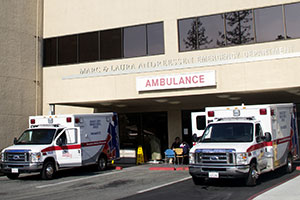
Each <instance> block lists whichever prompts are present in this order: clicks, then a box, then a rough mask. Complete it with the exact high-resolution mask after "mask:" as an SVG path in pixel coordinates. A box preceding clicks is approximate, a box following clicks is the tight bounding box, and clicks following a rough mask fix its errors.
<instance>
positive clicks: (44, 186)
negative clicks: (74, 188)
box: [36, 171, 122, 189]
mask: <svg viewBox="0 0 300 200" xmlns="http://www.w3.org/2000/svg"><path fill="white" fill-rule="evenodd" d="M121 172H122V171H113V172H109V173H104V174H98V175H95V176H88V177H83V178H78V179H72V180H68V181H62V182H58V183H52V184H47V185H40V186H36V188H37V189H41V188H46V187H54V186H57V185H62V184H66V183H73V182H77V181H82V180H86V179H91V178H96V177H101V176H107V175H112V174H118V173H121Z"/></svg>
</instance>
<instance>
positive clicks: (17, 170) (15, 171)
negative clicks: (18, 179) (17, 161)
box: [11, 168, 19, 173]
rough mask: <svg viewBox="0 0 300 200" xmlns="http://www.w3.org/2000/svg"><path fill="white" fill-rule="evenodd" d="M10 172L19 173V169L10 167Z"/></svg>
mask: <svg viewBox="0 0 300 200" xmlns="http://www.w3.org/2000/svg"><path fill="white" fill-rule="evenodd" d="M11 173H19V169H18V168H12V169H11Z"/></svg>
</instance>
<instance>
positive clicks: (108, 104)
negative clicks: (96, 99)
mask: <svg viewBox="0 0 300 200" xmlns="http://www.w3.org/2000/svg"><path fill="white" fill-rule="evenodd" d="M100 105H102V106H111V105H112V103H110V102H102V103H100Z"/></svg>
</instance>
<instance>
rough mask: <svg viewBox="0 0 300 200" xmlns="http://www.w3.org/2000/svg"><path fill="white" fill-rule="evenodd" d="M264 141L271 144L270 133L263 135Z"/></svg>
mask: <svg viewBox="0 0 300 200" xmlns="http://www.w3.org/2000/svg"><path fill="white" fill-rule="evenodd" d="M265 141H266V142H271V141H272V136H271V133H269V132H266V133H265Z"/></svg>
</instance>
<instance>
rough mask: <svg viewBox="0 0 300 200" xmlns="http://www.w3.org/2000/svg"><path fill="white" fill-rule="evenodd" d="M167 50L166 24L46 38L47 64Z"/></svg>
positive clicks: (95, 59) (148, 53)
mask: <svg viewBox="0 0 300 200" xmlns="http://www.w3.org/2000/svg"><path fill="white" fill-rule="evenodd" d="M163 53H164V33H163V23H162V22H159V23H153V24H145V25H139V26H133V27H126V28H117V29H111V30H105V31H96V32H90V33H83V34H76V35H70V36H63V37H55V38H49V39H45V40H44V60H43V62H44V66H54V65H62V64H74V63H83V62H92V61H99V60H110V59H118V58H131V57H137V56H146V55H158V54H163Z"/></svg>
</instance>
